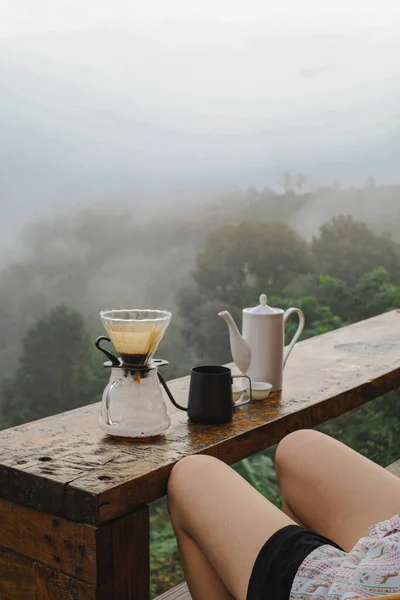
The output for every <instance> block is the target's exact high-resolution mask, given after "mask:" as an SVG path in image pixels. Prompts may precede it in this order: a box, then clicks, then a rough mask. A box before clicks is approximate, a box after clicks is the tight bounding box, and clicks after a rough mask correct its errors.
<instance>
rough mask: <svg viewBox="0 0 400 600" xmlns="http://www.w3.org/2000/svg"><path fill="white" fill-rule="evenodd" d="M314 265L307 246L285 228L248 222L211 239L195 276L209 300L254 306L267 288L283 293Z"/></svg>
mask: <svg viewBox="0 0 400 600" xmlns="http://www.w3.org/2000/svg"><path fill="white" fill-rule="evenodd" d="M311 269H312V263H311V259H310V254H309V250H308V246H307V243H306V242H305V240H303V239H302V238H301V237H300V236H299V235H298V234H297V233H296V232H295V231H294V230H293V229H292V228H291V227H289V226H288V225H286V224H284V223H272V222H268V221H263V222H251V221H245V222H243V223H241V224H239V225H237V226H229V227H222V228H220V229H217V230H215V231H213V232H212V233H210V234H209V236H208V237H207V239H206V242H205V247H204V250H203V252H201V253H200V254H199V256H198V257H197V261H196V268H195V271H194V273H193V277H194V280H195V282H196V284H197V293H199V294H200V295H201V296H202V298H204V299H206V300H224V301H228V302H230V303H232V304H238V303H243V302H245V303H247V302H254V301H255V300H256V299H257V297H258V295H259V294H260V292H261V291H262V290H263V289H264V290H265V291H266V292H267V293H268V291H269V290H273V293H274V294H281V292H282V291H283V289H284V288H285V286H286V285H287V284H288V283H289V282H290V281H291V279H292V278H293V277H294V276H295V275H299V274H301V273H308V272H310V270H311Z"/></svg>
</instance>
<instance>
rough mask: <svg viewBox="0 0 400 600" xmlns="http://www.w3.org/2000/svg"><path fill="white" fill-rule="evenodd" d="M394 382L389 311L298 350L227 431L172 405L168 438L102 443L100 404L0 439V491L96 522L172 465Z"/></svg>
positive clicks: (140, 497) (288, 427)
mask: <svg viewBox="0 0 400 600" xmlns="http://www.w3.org/2000/svg"><path fill="white" fill-rule="evenodd" d="M399 383H400V312H398V311H393V312H391V313H386V314H384V315H381V316H379V317H375V318H373V319H369V320H367V321H364V322H360V323H357V324H355V325H352V326H350V327H345V328H343V329H340V330H336V331H334V332H330V333H328V334H326V335H323V336H319V337H315V338H312V339H310V340H307V341H305V342H302V343H300V344H298V345H297V346H296V347H295V349H294V351H293V353H292V355H291V357H290V359H289V361H288V365H287V368H286V371H285V382H284V390H283V393H282V394H281V395H274V396H273V397H271V398H270V399H268V400H267V401H264V402H255V403H253V404H250V405H247V406H244V407H242V408H240V409H239V410H238V411H237V413H236V415H235V418H234V421H233V422H232V423H231V424H228V425H225V426H210V425H198V424H194V423H190V422H188V420H187V417H186V414H185V413H183V412H181V411H178V410H176V409H174V408H173V407H172V406H171V407H170V414H171V418H172V426H171V429H170V430H169V432H168V433H167V435H165V436H164V437H160V438H159V439H158V440H155V441H153V442H142V443H140V442H121V441H119V440H115V439H112V438H107V437H105V436H103V434H102V433H101V431H100V430H99V429H98V426H97V416H98V410H99V407H98V406H97V405H91V406H88V407H84V408H82V409H78V410H75V411H71V412H68V413H64V414H62V415H57V416H54V417H50V418H48V419H43V420H41V421H37V422H35V423H30V424H27V425H23V426H20V427H17V428H14V429H10V430H7V431H3V432H0V494H1V495H2V496H3V497H5V498H8V499H10V500H12V501H14V502H17V503H21V504H26V505H29V506H35V507H38V508H40V509H42V510H45V511H47V512H51V513H54V514H60V515H64V516H66V517H67V518H69V519H72V520H76V521H80V520H82V521H85V522H87V523H94V524H96V523H102V522H105V521H108V520H111V519H115V518H118V517H119V516H121V515H124V514H127V513H128V512H130V511H132V510H134V509H135V508H137V507H140V506H143V505H145V504H147V503H149V502H151V501H153V500H155V499H156V498H158V497H160V496H162V495H163V494H164V493H165V489H166V482H167V478H168V475H169V472H170V470H171V468H172V466H173V465H174V464H175V462H176V461H177V460H179V459H180V458H182V457H184V456H186V455H189V454H197V453H205V454H210V455H213V456H217V457H218V458H221V459H222V460H224V461H226V462H227V463H230V464H231V463H234V462H236V461H238V460H241V459H242V458H245V457H247V456H250V455H251V454H254V453H256V452H258V451H260V450H262V449H264V448H266V447H268V446H270V445H272V444H274V443H276V442H277V441H279V440H280V439H281V438H282V437H283V436H284V435H286V434H287V433H289V432H290V431H293V430H295V429H300V428H305V427H312V426H315V425H317V424H319V423H322V422H324V421H327V420H329V419H331V418H333V417H336V416H338V415H340V414H342V413H344V412H346V411H348V410H350V409H352V408H355V407H357V406H360V405H361V404H363V403H365V402H367V401H368V400H371V399H373V398H376V397H378V396H380V395H382V394H383V393H385V392H388V391H390V390H392V389H395V388H397V387H398V386H399ZM171 389H172V390H173V393H174V394H175V396H176V398H177V400H178V401H180V402H181V403H184V402H185V401H186V400H187V392H188V378H183V379H180V380H175V381H174V382H171ZM45 457H47V458H50V460H47V459H46V460H43V459H45Z"/></svg>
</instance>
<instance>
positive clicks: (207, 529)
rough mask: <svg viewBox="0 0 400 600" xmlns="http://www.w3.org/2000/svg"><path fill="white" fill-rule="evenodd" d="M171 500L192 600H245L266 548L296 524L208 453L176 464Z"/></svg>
mask: <svg viewBox="0 0 400 600" xmlns="http://www.w3.org/2000/svg"><path fill="white" fill-rule="evenodd" d="M168 503H169V510H170V515H171V520H172V524H173V527H174V530H175V534H176V537H177V540H178V545H179V548H180V551H181V554H182V563H183V568H184V572H185V578H186V581H187V583H188V585H189V589H190V592H191V594H192V597H193V600H225V598H231V597H232V596H233V598H235V599H236V600H245V599H246V595H247V587H248V583H249V579H250V575H251V571H252V569H253V565H254V562H255V560H256V558H257V555H258V553H259V551H260V550H261V548H262V546H263V545H264V543H265V542H266V541H267V540H268V539H269V538H270V537H271V535H272V534H273V533H275V532H276V531H278V530H279V529H281V528H282V527H285V526H286V525H293V524H294V522H293V521H292V519H290V518H289V517H287V516H286V515H285V514H284V513H283V512H282V511H280V510H279V509H278V508H276V506H274V505H273V504H271V502H269V501H268V500H267V499H266V498H264V496H262V495H261V494H260V493H259V492H257V491H256V490H255V489H254V488H253V487H251V485H249V484H248V483H247V482H246V481H245V480H244V479H243V478H242V477H240V475H238V474H237V473H236V472H235V471H233V469H231V468H230V467H228V466H227V465H225V464H224V463H222V462H220V461H218V460H217V459H215V458H211V457H209V456H191V457H188V458H185V459H183V460H182V461H180V462H179V463H178V464H177V465H176V466H175V467H174V469H173V470H172V473H171V477H170V480H169V484H168ZM223 594H225V595H223Z"/></svg>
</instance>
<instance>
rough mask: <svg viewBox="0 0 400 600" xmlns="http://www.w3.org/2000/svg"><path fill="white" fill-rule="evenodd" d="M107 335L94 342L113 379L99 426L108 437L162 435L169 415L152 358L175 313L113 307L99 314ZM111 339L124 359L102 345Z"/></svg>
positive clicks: (107, 388) (107, 392) (106, 393)
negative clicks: (103, 354) (114, 308)
mask: <svg viewBox="0 0 400 600" xmlns="http://www.w3.org/2000/svg"><path fill="white" fill-rule="evenodd" d="M100 317H101V320H102V322H103V324H104V326H105V328H106V330H107V333H108V335H109V339H108V338H104V337H103V338H99V339H98V340H97V342H96V346H97V347H98V348H99V349H100V350H102V352H104V353H105V354H106V355H107V357H108V358H109V359H110V361H111V362H110V363H109V364H108V366H110V367H111V375H110V381H109V383H108V385H107V386H106V388H105V390H104V392H103V398H102V403H101V413H100V417H99V425H100V427H101V429H102V430H103V431H105V432H106V433H108V434H110V435H114V436H121V437H130V438H141V437H151V436H155V435H160V434H161V433H163V432H165V431H166V430H167V429H168V427H169V425H170V418H169V416H168V413H167V407H166V403H165V400H164V398H163V394H162V390H161V387H160V383H159V374H158V372H157V366H158V365H159V364H162V363H164V364H165V361H157V360H154V359H153V356H154V353H155V352H156V350H157V348H158V345H159V343H160V341H161V340H162V338H163V336H164V333H165V330H166V329H167V327H168V325H169V323H170V321H171V313H170V312H168V311H162V310H141V309H132V310H110V311H103V312H101V313H100ZM104 339H105V340H108V341H111V342H112V343H113V345H114V348H115V350H116V351H117V352H118V353H119V355H120V358H117V357H116V356H114V355H113V354H112V353H111V352H109V351H108V350H105V349H104V348H102V347H101V346H100V341H101V340H104Z"/></svg>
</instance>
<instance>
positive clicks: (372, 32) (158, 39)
mask: <svg viewBox="0 0 400 600" xmlns="http://www.w3.org/2000/svg"><path fill="white" fill-rule="evenodd" d="M85 31H86V35H79V34H78V32H81V33H82V32H85ZM399 34H400V3H398V2H396V0H393V1H388V0H383V1H382V0H350V1H345V0H339V1H338V0H324V2H320V1H319V0H304V1H299V0H284V1H283V2H280V3H277V2H275V1H274V2H272V1H266V0H251V1H248V2H246V3H245V2H243V1H242V0H202V2H194V1H193V0H169V1H168V2H166V1H165V0H152V1H151V0H141V1H136V2H131V1H128V0H116V1H111V0H107V1H106V0H82V1H79V2H78V1H76V0H75V1H69V0H59V1H57V2H51V1H45V0H18V1H17V2H16V1H15V0H3V2H2V19H1V23H0V37H1V38H2V39H1V40H0V59H1V58H3V59H4V60H8V61H10V62H11V63H13V62H14V61H15V62H17V63H19V64H21V63H22V64H24V66H26V67H32V68H34V69H35V70H39V71H40V72H43V73H45V74H47V75H53V76H54V77H56V78H57V79H60V78H61V79H62V80H63V81H65V82H66V83H72V82H74V83H75V84H77V85H82V86H83V88H87V89H88V90H91V91H93V92H96V91H97V92H101V91H102V90H106V91H107V95H108V96H109V97H110V103H112V98H111V96H114V97H115V96H123V97H124V98H125V99H126V102H127V104H128V103H129V102H130V103H131V106H130V109H129V111H128V112H129V116H130V117H135V118H138V119H142V120H144V121H147V122H151V123H156V124H159V125H162V126H168V127H172V128H174V129H180V130H183V131H189V132H200V133H208V132H213V133H215V132H229V133H236V132H248V131H256V130H257V129H259V128H260V127H263V128H264V129H268V128H269V127H271V126H273V125H274V126H277V125H280V126H285V127H287V126H290V125H291V124H294V123H295V122H296V121H297V120H298V119H299V118H301V116H303V115H305V117H306V118H307V115H311V114H313V113H315V112H317V113H319V114H320V113H321V112H323V111H325V112H326V111H328V112H329V111H330V112H332V111H334V112H335V113H343V114H342V115H341V118H342V119H343V122H342V125H343V128H346V127H348V126H349V122H350V123H351V122H352V119H353V118H354V114H355V113H357V115H358V116H359V118H360V119H361V120H362V119H363V118H364V121H369V122H370V123H371V127H373V126H374V125H378V126H382V127H384V126H385V121H387V119H388V118H391V117H392V116H393V115H395V114H396V115H397V106H398V94H399V92H400V84H399V83H397V82H398V80H399V75H400V58H399V57H400V35H399ZM60 69H62V73H60ZM110 87H112V89H113V94H111V93H110ZM382 103H383V104H384V107H383V108H382V109H381V108H380V105H381V104H382ZM104 104H107V101H105V102H104ZM388 104H390V106H388ZM127 110H128V109H127ZM346 113H347V114H346ZM346 119H347V120H346ZM371 121H372V122H371Z"/></svg>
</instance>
